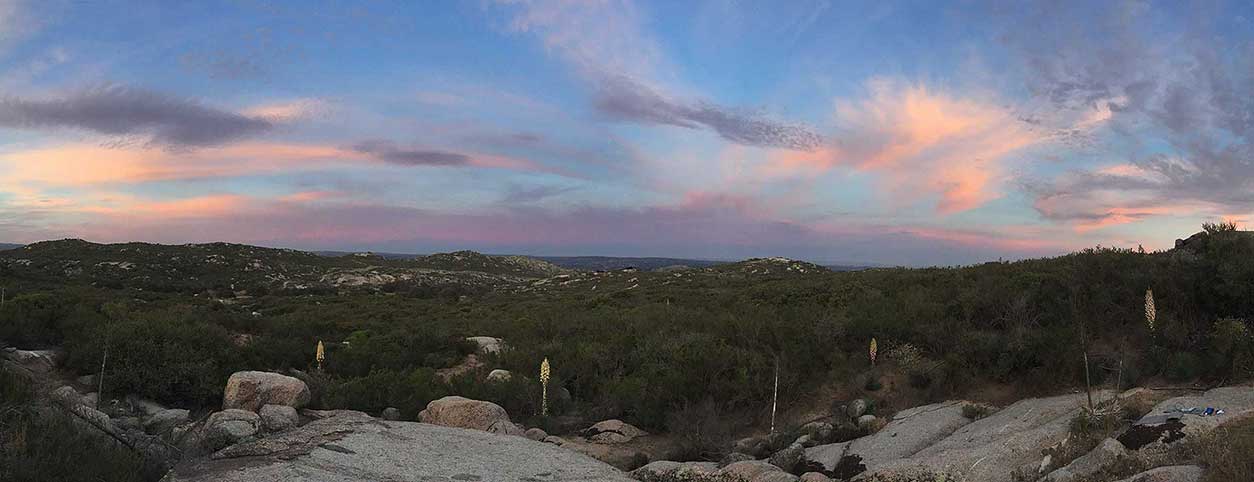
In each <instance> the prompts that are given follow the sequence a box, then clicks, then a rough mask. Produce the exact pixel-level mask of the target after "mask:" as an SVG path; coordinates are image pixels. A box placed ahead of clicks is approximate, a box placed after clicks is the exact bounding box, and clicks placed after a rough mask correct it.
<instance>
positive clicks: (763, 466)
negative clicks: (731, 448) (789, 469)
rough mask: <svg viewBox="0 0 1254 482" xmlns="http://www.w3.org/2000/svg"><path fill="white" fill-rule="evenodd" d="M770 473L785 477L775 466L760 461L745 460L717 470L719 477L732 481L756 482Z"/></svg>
mask: <svg viewBox="0 0 1254 482" xmlns="http://www.w3.org/2000/svg"><path fill="white" fill-rule="evenodd" d="M770 472H778V473H781V474H785V475H787V474H786V473H785V472H784V471H783V470H781V469H780V468H779V467H776V466H775V465H772V464H770V463H767V462H765V461H762V460H746V461H743V462H736V463H734V464H729V465H727V466H726V467H723V468H721V469H719V470H718V474H717V475H719V476H722V477H727V478H730V479H732V480H737V479H739V480H745V481H756V480H757V477H758V476H760V475H763V474H767V473H770Z"/></svg>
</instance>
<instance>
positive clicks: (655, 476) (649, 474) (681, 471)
mask: <svg viewBox="0 0 1254 482" xmlns="http://www.w3.org/2000/svg"><path fill="white" fill-rule="evenodd" d="M716 473H718V465H717V464H715V463H713V462H672V461H669V460H659V461H657V462H650V463H648V464H647V465H645V466H643V467H640V468H638V469H636V470H633V471H631V473H630V474H628V475H630V476H631V478H633V479H636V480H639V481H642V482H666V481H673V480H704V479H705V478H708V477H710V476H713V475H714V474H716Z"/></svg>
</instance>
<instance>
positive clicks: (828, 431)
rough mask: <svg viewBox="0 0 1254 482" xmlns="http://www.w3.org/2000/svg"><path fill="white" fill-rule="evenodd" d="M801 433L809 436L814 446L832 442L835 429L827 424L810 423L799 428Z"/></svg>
mask: <svg viewBox="0 0 1254 482" xmlns="http://www.w3.org/2000/svg"><path fill="white" fill-rule="evenodd" d="M801 433H804V434H806V435H809V436H810V440H811V441H813V442H814V443H815V444H816V445H817V444H825V443H828V442H831V441H832V436H833V435H834V434H835V433H836V427H835V426H833V425H832V424H830V423H828V422H810V423H807V424H805V425H802V426H801Z"/></svg>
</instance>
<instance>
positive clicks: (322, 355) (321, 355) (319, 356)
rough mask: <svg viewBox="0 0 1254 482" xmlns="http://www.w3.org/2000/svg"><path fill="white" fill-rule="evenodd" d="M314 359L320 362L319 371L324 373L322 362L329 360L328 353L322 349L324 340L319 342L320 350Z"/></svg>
mask: <svg viewBox="0 0 1254 482" xmlns="http://www.w3.org/2000/svg"><path fill="white" fill-rule="evenodd" d="M314 358H315V359H317V360H318V371H322V361H323V360H326V359H327V352H326V349H325V348H323V347H322V340H318V350H317V353H316V354H315V355H314Z"/></svg>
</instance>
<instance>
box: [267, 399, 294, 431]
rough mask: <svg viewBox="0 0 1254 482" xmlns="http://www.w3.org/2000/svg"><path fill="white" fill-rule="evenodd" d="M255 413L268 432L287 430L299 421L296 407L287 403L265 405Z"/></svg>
mask: <svg viewBox="0 0 1254 482" xmlns="http://www.w3.org/2000/svg"><path fill="white" fill-rule="evenodd" d="M257 415H258V416H260V417H261V426H262V427H265V429H266V431H269V432H280V431H283V430H287V429H289V428H292V427H295V426H296V424H297V423H299V422H300V415H297V414H296V409H295V408H292V407H289V406H287V405H265V406H262V407H261V411H259V412H257Z"/></svg>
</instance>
